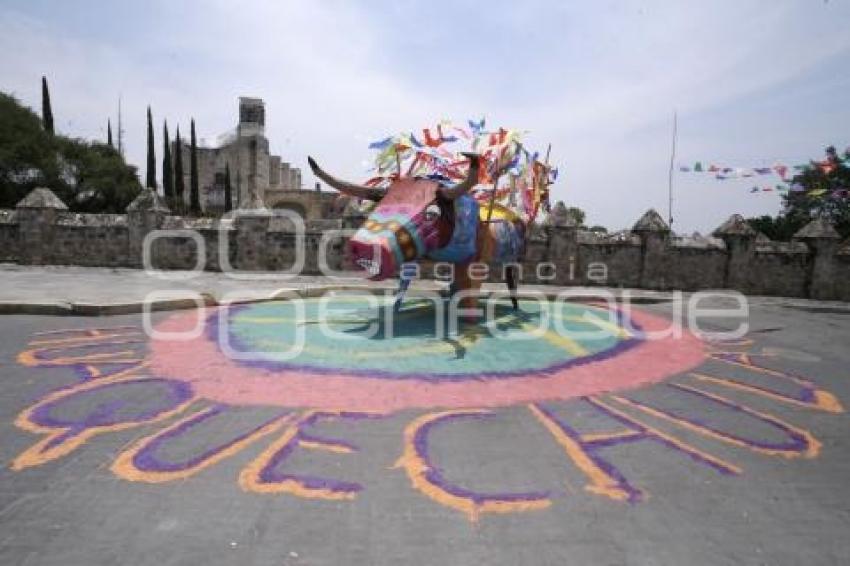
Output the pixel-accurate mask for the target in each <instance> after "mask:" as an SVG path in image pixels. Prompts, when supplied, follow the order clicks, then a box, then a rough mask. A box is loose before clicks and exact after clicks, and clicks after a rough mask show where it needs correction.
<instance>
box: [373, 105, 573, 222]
mask: <svg viewBox="0 0 850 566" xmlns="http://www.w3.org/2000/svg"><path fill="white" fill-rule="evenodd" d="M525 133H526V132H524V131H521V130H517V129H510V128H496V129H488V128H487V127H486V120H485V119H484V118H481V119H480V120H468V121H467V122H466V124H465V125H457V124H454V123H452V122H451V121H450V120H442V121H440V122H439V123H437V124H436V125H435V126H429V127H425V128H422V129H421V130H419V131H418V132H417V133H414V132H401V133H399V134H396V135H391V136H387V137H385V138H382V139H380V140H377V141H374V142H372V143H370V144H369V149H371V150H374V151H376V154H375V157H374V159H373V167H372V168H371V171H372V177H371V178H370V179H369V180H367V181H366V184H367V185H370V186H386V185H388V184H390V183H391V182H392V181H393V180H395V179H397V178H399V177H400V176H415V177H425V178H429V179H433V180H436V181H440V182H445V183H453V182H456V181H459V180H462V179H464V178H466V174H467V171H468V168H469V160H468V159H467V158H466V157H464V156H463V153H464V152H470V151H471V152H474V153H477V154H479V155H481V157H482V160H483V165H484V166H483V167H481V172H480V173H479V178H478V182H479V187H477V188H476V189H475V190H474V191H473V196H475V197H476V198H478V199H479V200H482V201H484V200H487V201H489V200H490V197H491V195H493V194H495V197H494V198H495V201H502V200H504V199H509V203H508V204H512V202H510V199H512V197H514V196H516V195H520V196H521V198H522V200H523V202H522V205H523V207H524V208H525V210H533V209H535V208H536V206H535V205H536V204H543V205H544V210H546V207H547V206H548V203H547V198H548V197H547V196H546V195H547V194H548V191H546V187H548V186H549V185H551V184H552V183H554V182H555V180H556V179H557V178H558V169H557V167H550V166H549V165H548V163H543V162H541V161H540V154H539V152H536V151H529V150H528V149H527V148H526V147H525V145H524V143H523V141H522V138H523V135H524V134H525ZM497 180H498V182H499V183H498V184H499V186H498V187H493V186H492V185H493V184H494V182H496V181H497ZM480 185H483V187H481V186H480ZM487 185H490V186H489V187H487ZM482 189H486V190H482ZM500 204H501V203H500Z"/></svg>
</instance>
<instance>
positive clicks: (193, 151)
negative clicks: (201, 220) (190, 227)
mask: <svg viewBox="0 0 850 566" xmlns="http://www.w3.org/2000/svg"><path fill="white" fill-rule="evenodd" d="M189 210H191V212H192V214H200V213H201V198H200V194H199V192H198V140H197V138H196V137H195V119H194V118H192V140H191V147H190V150H189Z"/></svg>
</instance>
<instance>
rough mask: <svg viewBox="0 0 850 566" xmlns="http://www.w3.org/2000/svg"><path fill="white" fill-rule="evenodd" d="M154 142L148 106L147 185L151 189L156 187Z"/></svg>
mask: <svg viewBox="0 0 850 566" xmlns="http://www.w3.org/2000/svg"><path fill="white" fill-rule="evenodd" d="M153 144H154V142H153V117H152V116H151V107H150V106H148V166H147V181H146V182H145V185H146V186H147V187H150V188H151V189H155V188H156V150H155V149H154V146H153Z"/></svg>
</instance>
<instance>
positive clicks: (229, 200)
mask: <svg viewBox="0 0 850 566" xmlns="http://www.w3.org/2000/svg"><path fill="white" fill-rule="evenodd" d="M231 210H233V187H232V186H231V185H230V163H225V164H224V211H225V212H230V211H231Z"/></svg>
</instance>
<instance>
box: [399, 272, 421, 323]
mask: <svg viewBox="0 0 850 566" xmlns="http://www.w3.org/2000/svg"><path fill="white" fill-rule="evenodd" d="M418 272H419V271H418V269H417V267H416V264H415V263H403V264H402V265H401V271H400V272H399V275H398V291H396V294H395V303H394V304H393V310H394V311H395V312H398V311H400V310H401V303H402V301H403V300H404V294H405V293H407V288H408V287H410V282H411V281H413V279H414V278H415V277H416V275H417V274H418Z"/></svg>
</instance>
